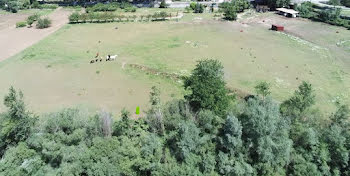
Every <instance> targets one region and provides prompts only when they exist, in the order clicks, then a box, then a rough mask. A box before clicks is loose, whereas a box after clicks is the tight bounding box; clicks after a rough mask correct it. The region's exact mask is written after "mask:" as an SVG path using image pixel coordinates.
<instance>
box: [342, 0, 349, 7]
mask: <svg viewBox="0 0 350 176" xmlns="http://www.w3.org/2000/svg"><path fill="white" fill-rule="evenodd" d="M340 3H341V4H342V5H343V6H346V7H350V0H340Z"/></svg>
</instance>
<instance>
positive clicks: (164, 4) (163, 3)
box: [159, 0, 168, 8]
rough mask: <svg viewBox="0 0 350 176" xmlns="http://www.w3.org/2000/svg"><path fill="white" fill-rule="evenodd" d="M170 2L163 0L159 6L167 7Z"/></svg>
mask: <svg viewBox="0 0 350 176" xmlns="http://www.w3.org/2000/svg"><path fill="white" fill-rule="evenodd" d="M167 7H168V4H166V3H165V0H163V1H162V2H160V4H159V8H167Z"/></svg>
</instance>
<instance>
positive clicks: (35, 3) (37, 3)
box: [32, 1, 40, 9]
mask: <svg viewBox="0 0 350 176" xmlns="http://www.w3.org/2000/svg"><path fill="white" fill-rule="evenodd" d="M32 8H34V9H38V8H40V4H39V2H38V1H34V2H33V3H32Z"/></svg>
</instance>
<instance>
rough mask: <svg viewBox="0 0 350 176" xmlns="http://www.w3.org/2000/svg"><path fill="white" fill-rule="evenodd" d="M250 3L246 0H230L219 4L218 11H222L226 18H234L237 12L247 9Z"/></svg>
mask: <svg viewBox="0 0 350 176" xmlns="http://www.w3.org/2000/svg"><path fill="white" fill-rule="evenodd" d="M249 7H250V4H249V2H248V1H247V0H235V1H231V2H224V3H221V4H220V5H219V8H220V11H222V12H223V13H224V17H225V19H226V20H236V18H237V13H241V12H243V11H244V10H245V9H248V8H249Z"/></svg>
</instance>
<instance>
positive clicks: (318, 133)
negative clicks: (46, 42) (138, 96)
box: [0, 60, 350, 176]
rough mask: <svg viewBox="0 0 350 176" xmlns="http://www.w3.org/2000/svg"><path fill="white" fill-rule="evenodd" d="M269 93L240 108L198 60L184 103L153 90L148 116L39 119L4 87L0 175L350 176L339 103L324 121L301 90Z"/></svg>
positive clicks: (220, 76) (64, 114)
mask: <svg viewBox="0 0 350 176" xmlns="http://www.w3.org/2000/svg"><path fill="white" fill-rule="evenodd" d="M269 87H270V85H269V84H268V83H266V82H262V83H260V84H258V85H257V86H256V87H255V88H256V92H257V95H254V96H249V97H247V98H246V99H245V100H237V99H235V98H234V96H233V95H231V94H230V93H229V92H228V90H227V89H226V88H225V81H224V71H223V66H222V65H221V63H220V62H218V61H216V60H202V61H199V62H198V64H197V66H196V68H195V69H194V70H193V71H192V74H191V76H189V77H186V78H184V88H185V89H186V90H187V91H188V94H187V95H186V96H185V97H184V99H181V100H172V101H170V102H167V103H163V102H162V101H161V99H160V91H159V89H158V88H156V87H153V88H152V91H151V93H150V109H149V110H148V111H147V112H146V115H145V116H144V117H141V118H138V119H131V118H130V113H129V112H127V111H125V110H123V111H122V112H121V116H120V118H119V119H120V120H118V121H114V120H113V118H112V116H111V115H110V114H109V113H107V112H104V111H102V112H100V113H99V114H96V115H94V116H89V115H87V113H85V112H84V111H81V110H77V109H65V110H62V111H59V112H56V113H51V114H47V115H43V116H41V117H37V116H35V115H34V114H32V113H29V112H28V111H27V110H26V108H25V104H24V101H23V94H22V93H21V92H18V91H16V90H15V89H13V88H10V92H9V94H8V95H7V96H6V97H5V99H4V104H5V106H6V107H7V111H6V112H4V113H2V114H0V156H1V158H2V159H1V160H0V174H1V175H143V176H145V175H213V176H214V175H242V176H244V175H249V176H251V175H263V176H268V175H302V176H315V175H329V176H335V175H339V176H340V175H342V176H348V175H350V172H349V171H350V163H349V157H350V156H349V150H350V131H349V130H350V129H349V128H350V126H349V125H350V124H349V120H350V119H349V115H350V110H349V108H348V107H347V106H345V105H340V104H338V108H337V111H336V112H334V113H332V114H331V115H330V116H329V118H328V120H326V121H323V120H322V118H321V117H322V115H321V114H320V113H318V112H317V111H315V109H314V108H312V105H313V104H315V92H314V90H313V88H312V86H311V84H309V83H307V82H303V83H302V84H301V85H300V86H299V88H298V89H297V90H296V91H295V93H294V94H293V95H292V96H291V97H290V98H289V99H287V100H286V101H284V102H282V104H278V103H277V102H276V101H274V100H272V99H271V98H270V96H269V95H270V93H271V92H270V90H269Z"/></svg>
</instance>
